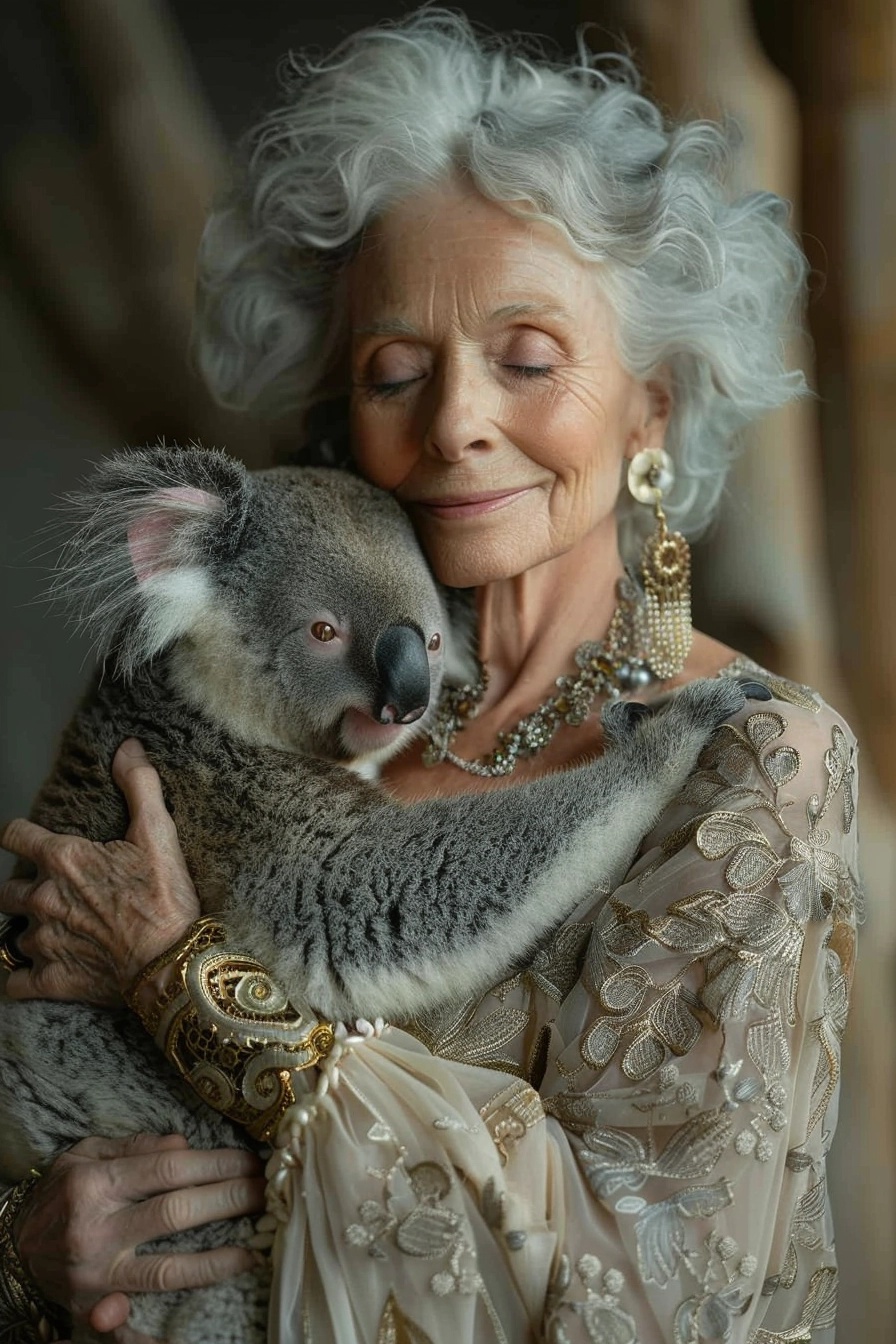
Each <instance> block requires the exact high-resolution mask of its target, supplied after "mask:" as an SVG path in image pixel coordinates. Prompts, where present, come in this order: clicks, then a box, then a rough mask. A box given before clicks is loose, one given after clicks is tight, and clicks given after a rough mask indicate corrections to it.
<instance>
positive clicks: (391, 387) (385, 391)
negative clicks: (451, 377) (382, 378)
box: [363, 373, 426, 400]
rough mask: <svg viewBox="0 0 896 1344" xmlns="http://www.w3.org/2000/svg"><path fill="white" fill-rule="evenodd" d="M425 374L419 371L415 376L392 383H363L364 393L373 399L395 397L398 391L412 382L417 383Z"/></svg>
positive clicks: (401, 390)
mask: <svg viewBox="0 0 896 1344" xmlns="http://www.w3.org/2000/svg"><path fill="white" fill-rule="evenodd" d="M425 377H426V374H424V373H420V374H418V375H417V377H416V378H402V379H401V380H400V381H398V382H392V383H365V384H364V385H363V391H364V395H365V396H366V397H370V398H372V399H374V400H376V399H377V398H385V397H395V396H397V395H398V393H399V392H403V391H404V389H405V388H406V387H410V386H411V385H412V384H413V383H419V382H420V380H421V378H425Z"/></svg>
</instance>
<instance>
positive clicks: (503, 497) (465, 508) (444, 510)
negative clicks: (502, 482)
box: [411, 486, 531, 519]
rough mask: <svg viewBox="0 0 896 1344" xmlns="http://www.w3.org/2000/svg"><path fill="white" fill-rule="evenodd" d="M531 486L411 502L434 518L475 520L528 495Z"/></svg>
mask: <svg viewBox="0 0 896 1344" xmlns="http://www.w3.org/2000/svg"><path fill="white" fill-rule="evenodd" d="M529 489H531V486H522V487H519V488H517V489H513V490H488V491H482V492H481V493H479V494H472V495H446V496H445V497H444V498H439V499H415V500H413V501H411V502H412V503H413V504H414V505H415V506H416V507H417V508H419V509H425V510H426V512H427V513H429V514H432V516H433V517H434V518H448V519H451V518H474V517H476V516H477V515H479V514H483V513H492V512H493V511H494V510H495V509H500V508H503V507H504V505H505V504H509V503H511V501H512V500H514V499H518V498H519V497H520V495H524V494H526V492H527V491H528V490H529Z"/></svg>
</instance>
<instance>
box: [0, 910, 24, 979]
mask: <svg viewBox="0 0 896 1344" xmlns="http://www.w3.org/2000/svg"><path fill="white" fill-rule="evenodd" d="M0 920H2V921H5V922H3V923H0V967H2V969H3V970H4V971H20V970H21V969H22V967H23V966H30V965H31V962H30V961H29V960H28V958H27V957H26V956H25V955H24V954H23V953H22V952H20V951H19V948H18V945H17V944H16V934H17V933H21V932H22V928H21V925H20V922H19V920H17V919H14V918H13V917H12V916H11V915H6V916H4V915H0Z"/></svg>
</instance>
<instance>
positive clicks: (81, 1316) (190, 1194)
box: [15, 1134, 264, 1344]
mask: <svg viewBox="0 0 896 1344" xmlns="http://www.w3.org/2000/svg"><path fill="white" fill-rule="evenodd" d="M261 1173H262V1167H261V1163H260V1161H259V1160H258V1158H257V1157H255V1156H254V1155H253V1154H252V1153H247V1152H242V1151H240V1150H238V1149H230V1148H221V1149H217V1150H215V1151H211V1152H208V1151H204V1150H194V1149H191V1148H189V1147H188V1146H187V1141H186V1139H184V1138H182V1137H181V1136H180V1135H172V1134H169V1135H166V1136H163V1137H160V1136H158V1135H154V1134H138V1135H135V1136H134V1137H133V1138H130V1139H96V1138H94V1139H84V1140H83V1141H82V1142H81V1143H76V1144H75V1146H74V1147H73V1148H70V1149H69V1151H68V1152H66V1153H63V1154H62V1155H61V1156H60V1157H58V1158H57V1159H56V1161H55V1162H54V1163H53V1164H52V1166H51V1167H50V1168H49V1170H48V1171H47V1172H46V1174H45V1175H44V1176H42V1177H41V1179H40V1180H39V1181H38V1183H37V1184H36V1185H35V1187H34V1189H33V1191H32V1192H31V1195H30V1196H29V1198H28V1200H27V1202H26V1203H25V1205H24V1207H23V1209H22V1212H21V1214H20V1215H19V1218H18V1220H17V1222H16V1229H15V1238H16V1249H17V1250H18V1253H19V1258H20V1259H21V1261H22V1264H23V1266H24V1267H25V1269H26V1270H27V1271H28V1273H29V1274H30V1275H31V1277H32V1278H33V1280H34V1282H35V1283H36V1284H37V1286H38V1288H39V1289H40V1291H41V1293H42V1295H43V1296H44V1297H45V1298H47V1299H48V1300H49V1301H51V1302H57V1303H59V1305H60V1306H63V1307H65V1309H66V1310H67V1311H69V1312H70V1313H71V1314H72V1316H73V1318H74V1319H75V1320H77V1321H81V1320H87V1321H89V1323H90V1325H91V1326H92V1328H93V1329H94V1330H97V1331H100V1332H106V1331H109V1332H114V1334H113V1335H112V1337H113V1338H114V1339H115V1340H116V1341H117V1344H142V1341H143V1340H144V1339H145V1336H143V1335H139V1334H137V1333H136V1332H135V1331H133V1330H131V1329H130V1327H129V1326H127V1325H126V1321H127V1317H128V1312H129V1310H130V1302H129V1301H128V1297H127V1294H128V1293H136V1292H170V1291H174V1290H177V1289H181V1288H202V1287H205V1286H206V1285H207V1284H210V1283H219V1282H221V1281H222V1280H223V1279H228V1278H230V1277H232V1276H233V1275H235V1274H241V1273H243V1272H244V1271H245V1270H248V1269H251V1268H252V1267H253V1266H254V1264H255V1254H254V1252H252V1251H250V1250H248V1249H246V1248H245V1247H239V1246H221V1247H217V1248H216V1249H214V1250H210V1251H196V1252H185V1253H182V1254H175V1253H171V1252H169V1253H165V1254H154V1255H147V1254H143V1255H137V1254H136V1249H137V1247H138V1246H140V1245H142V1244H144V1243H145V1242H148V1241H154V1240H155V1239H156V1238H158V1237H164V1236H170V1235H171V1234H172V1233H174V1232H183V1231H185V1230H186V1229H187V1228H191V1227H199V1226H200V1225H201V1224H203V1223H210V1222H214V1221H216V1220H217V1219H220V1218H236V1217H239V1216H241V1215H243V1214H256V1213H260V1212H261V1211H262V1210H263V1208H264V1178H263V1176H262V1174H261Z"/></svg>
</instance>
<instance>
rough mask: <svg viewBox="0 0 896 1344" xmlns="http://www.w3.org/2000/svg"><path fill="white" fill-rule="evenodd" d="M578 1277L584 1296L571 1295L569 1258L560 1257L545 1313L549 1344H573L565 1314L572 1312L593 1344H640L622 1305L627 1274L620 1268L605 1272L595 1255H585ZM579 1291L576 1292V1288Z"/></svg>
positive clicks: (546, 1336)
mask: <svg viewBox="0 0 896 1344" xmlns="http://www.w3.org/2000/svg"><path fill="white" fill-rule="evenodd" d="M576 1278H577V1279H578V1281H579V1284H578V1285H577V1287H578V1286H580V1289H584V1294H585V1295H584V1297H579V1298H574V1297H572V1296H567V1294H568V1293H569V1290H570V1287H571V1286H572V1283H573V1275H572V1269H571V1267H570V1260H569V1256H568V1255H562V1256H561V1257H560V1261H559V1264H558V1266H557V1270H556V1273H555V1275H554V1278H553V1279H552V1281H551V1285H550V1288H549V1289H548V1297H547V1302H546V1310H545V1324H546V1327H547V1330H546V1335H545V1338H546V1341H547V1344H570V1336H569V1333H568V1332H567V1329H566V1326H565V1324H564V1321H563V1317H562V1315H561V1313H562V1312H563V1311H568V1312H570V1313H572V1314H573V1315H574V1316H577V1317H578V1318H579V1320H580V1321H581V1323H582V1325H583V1327H584V1329H585V1334H586V1336H587V1338H588V1341H589V1344H638V1332H637V1327H636V1326H635V1322H634V1320H633V1318H632V1317H631V1316H630V1315H629V1314H628V1312H626V1311H623V1309H622V1308H621V1307H620V1305H619V1298H620V1294H621V1293H622V1291H623V1289H624V1288H625V1275H624V1274H622V1273H621V1272H620V1271H619V1270H618V1269H608V1270H604V1269H603V1266H602V1265H601V1262H600V1261H599V1260H598V1258H597V1256H595V1255H587V1254H586V1255H582V1256H580V1257H579V1259H578V1260H577V1262H576ZM573 1291H575V1289H573Z"/></svg>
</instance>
